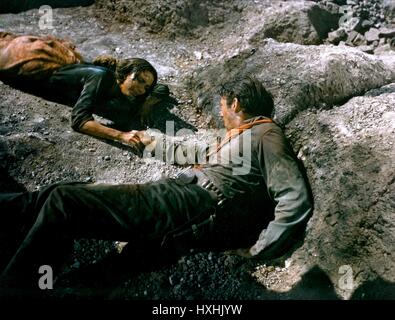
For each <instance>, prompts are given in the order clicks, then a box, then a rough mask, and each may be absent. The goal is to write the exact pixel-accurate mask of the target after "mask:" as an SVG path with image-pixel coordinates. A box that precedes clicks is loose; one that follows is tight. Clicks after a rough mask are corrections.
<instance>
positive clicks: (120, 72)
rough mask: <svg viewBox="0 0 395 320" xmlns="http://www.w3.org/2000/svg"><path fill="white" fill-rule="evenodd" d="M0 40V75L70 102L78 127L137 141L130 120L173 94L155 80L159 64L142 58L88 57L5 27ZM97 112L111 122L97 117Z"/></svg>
mask: <svg viewBox="0 0 395 320" xmlns="http://www.w3.org/2000/svg"><path fill="white" fill-rule="evenodd" d="M0 40H1V41H0V80H2V81H4V82H6V83H8V84H11V85H14V86H16V87H17V88H21V89H24V90H26V91H28V92H31V93H34V94H37V95H40V96H43V97H44V98H48V99H52V100H55V101H57V102H61V103H66V104H69V105H72V106H73V108H72V112H71V126H72V128H73V129H74V130H76V131H78V132H82V133H85V134H88V135H92V136H95V137H100V138H105V139H111V140H116V141H119V142H122V143H126V144H132V145H134V144H136V143H137V142H138V138H137V137H136V136H135V134H134V133H133V132H131V131H130V130H131V129H132V128H131V123H132V121H133V120H135V119H136V117H138V116H140V117H143V116H146V115H147V114H148V112H147V111H149V110H150V108H151V107H152V106H153V105H155V104H157V103H158V102H160V101H162V100H166V99H171V98H170V97H169V88H168V87H167V86H165V85H163V84H157V80H158V75H157V72H156V70H155V68H154V67H153V66H152V65H151V64H150V63H149V62H148V61H146V60H144V59H140V58H131V59H124V60H117V59H115V58H113V57H110V56H99V57H98V58H96V59H95V60H94V61H93V63H84V62H82V58H81V57H80V55H79V54H78V52H76V51H74V46H73V45H72V44H70V43H68V42H66V41H63V40H59V39H55V38H48V39H47V38H40V37H35V36H17V35H13V34H11V33H5V32H3V33H0ZM59 61H61V62H60V63H59V64H58V62H59ZM173 102H174V99H173ZM93 114H97V115H99V116H102V117H105V118H107V119H109V120H111V121H112V122H113V125H112V126H111V127H109V126H105V125H103V124H101V123H99V122H97V121H96V120H95V119H94V118H93Z"/></svg>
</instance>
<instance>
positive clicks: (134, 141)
mask: <svg viewBox="0 0 395 320" xmlns="http://www.w3.org/2000/svg"><path fill="white" fill-rule="evenodd" d="M138 132H139V131H137V130H132V131H129V132H122V133H121V136H120V140H121V142H122V143H125V144H129V145H132V146H138V144H139V143H140V142H141V141H140V138H139V136H138V135H137V133H138Z"/></svg>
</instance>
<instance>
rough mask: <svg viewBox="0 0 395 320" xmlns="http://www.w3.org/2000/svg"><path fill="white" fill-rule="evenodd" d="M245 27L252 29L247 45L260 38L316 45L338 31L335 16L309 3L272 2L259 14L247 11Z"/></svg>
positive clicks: (323, 8) (335, 14)
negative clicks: (246, 25)
mask: <svg viewBox="0 0 395 320" xmlns="http://www.w3.org/2000/svg"><path fill="white" fill-rule="evenodd" d="M246 20H247V21H249V23H248V28H251V26H253V27H252V32H251V31H247V33H249V34H251V36H250V42H251V43H253V44H254V43H258V42H260V41H261V40H262V39H264V38H273V39H276V40H277V41H280V42H293V43H299V44H320V43H322V40H323V39H326V38H327V36H328V32H330V31H333V30H336V29H337V28H338V20H339V14H338V13H334V12H332V11H330V10H328V9H327V8H325V7H324V6H321V5H318V4H316V3H314V2H312V1H296V2H285V1H278V2H277V1H276V2H273V3H272V5H271V6H270V7H268V8H265V9H264V10H263V11H262V13H261V14H259V15H257V14H256V12H253V11H251V12H250V13H249V15H247V17H246Z"/></svg>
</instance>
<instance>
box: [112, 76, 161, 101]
mask: <svg viewBox="0 0 395 320" xmlns="http://www.w3.org/2000/svg"><path fill="white" fill-rule="evenodd" d="M153 83H154V75H153V74H152V73H151V72H150V71H147V70H146V71H141V72H139V73H131V74H129V75H128V76H127V77H126V79H125V80H124V81H123V82H122V83H121V84H120V85H119V87H120V88H121V92H122V93H123V94H124V95H125V96H134V97H137V96H141V95H143V94H144V93H145V92H146V91H147V90H148V89H149V88H150V87H151V86H152V84H153Z"/></svg>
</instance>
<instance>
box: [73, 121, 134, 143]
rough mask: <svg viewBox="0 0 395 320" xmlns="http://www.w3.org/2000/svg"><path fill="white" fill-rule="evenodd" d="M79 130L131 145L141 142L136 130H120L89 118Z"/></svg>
mask: <svg viewBox="0 0 395 320" xmlns="http://www.w3.org/2000/svg"><path fill="white" fill-rule="evenodd" d="M79 131H80V132H81V133H85V134H88V135H90V136H94V137H98V138H105V139H110V140H115V141H119V142H122V143H126V144H131V145H137V144H138V143H139V142H140V139H139V138H138V136H137V135H136V131H130V132H123V131H119V130H116V129H113V128H109V127H106V126H104V125H102V124H100V123H99V122H97V121H95V120H89V121H87V122H85V123H84V124H83V125H82V126H81V127H80V129H79Z"/></svg>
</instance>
